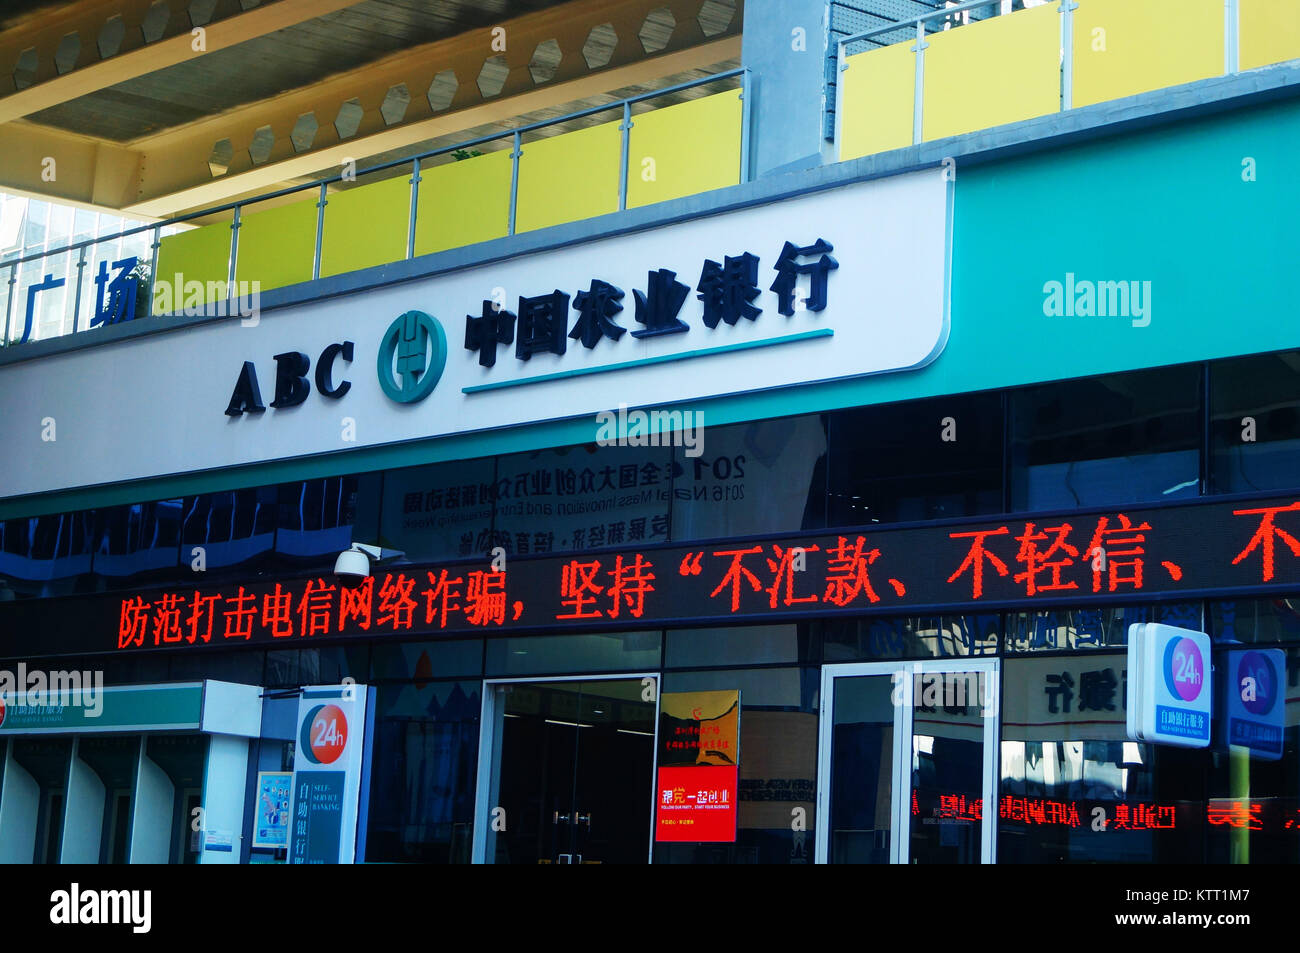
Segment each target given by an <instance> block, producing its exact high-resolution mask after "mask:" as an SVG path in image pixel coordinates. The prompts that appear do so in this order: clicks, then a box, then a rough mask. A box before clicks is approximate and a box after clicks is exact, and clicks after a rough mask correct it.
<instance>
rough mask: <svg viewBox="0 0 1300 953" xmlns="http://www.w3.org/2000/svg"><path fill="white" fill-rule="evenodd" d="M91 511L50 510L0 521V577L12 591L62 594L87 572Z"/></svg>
mask: <svg viewBox="0 0 1300 953" xmlns="http://www.w3.org/2000/svg"><path fill="white" fill-rule="evenodd" d="M92 515H93V514H92V513H86V512H82V513H52V514H49V515H47V516H32V517H28V518H25V519H22V518H20V519H12V520H6V521H5V522H4V523H0V578H6V579H7V581H8V583H9V586H8V588H11V589H13V590H14V591H15V592H16V593H20V594H22V595H28V596H51V595H62V594H66V593H69V592H72V591H74V590H75V589H76V587H77V579H78V577H81V576H85V575H86V574H88V573H89V572H90V559H91V556H90V554H91V549H92V548H93V547H92V543H91V539H92V535H93V528H92V521H91V520H90V519H89V518H88V517H90V516H92Z"/></svg>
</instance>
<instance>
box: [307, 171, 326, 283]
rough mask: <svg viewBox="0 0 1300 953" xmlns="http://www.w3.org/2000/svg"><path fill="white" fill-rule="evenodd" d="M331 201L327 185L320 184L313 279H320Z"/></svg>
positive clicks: (313, 256) (313, 255) (312, 269)
mask: <svg viewBox="0 0 1300 953" xmlns="http://www.w3.org/2000/svg"><path fill="white" fill-rule="evenodd" d="M328 204H329V200H328V199H326V198H325V183H324V182H322V183H321V184H320V198H318V199H317V200H316V251H315V252H313V253H312V259H311V276H312V279H313V280H315V279H316V278H319V277H320V249H321V239H323V238H324V236H325V206H326V205H328Z"/></svg>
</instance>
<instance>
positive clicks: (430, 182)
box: [415, 149, 512, 255]
mask: <svg viewBox="0 0 1300 953" xmlns="http://www.w3.org/2000/svg"><path fill="white" fill-rule="evenodd" d="M511 166H512V163H511V161H510V150H509V149H503V150H501V151H500V152H489V153H487V154H486V155H481V156H474V157H472V158H469V159H462V160H460V161H459V162H450V163H447V164H446V165H439V166H434V167H433V168H430V169H421V170H420V198H419V205H418V208H417V212H416V216H415V253H416V254H417V255H428V254H430V253H431V252H437V251H442V250H444V249H447V248H459V247H461V246H463V245H472V244H474V243H475V242H485V241H488V240H490V239H493V238H502V237H503V236H504V235H505V234H506V231H507V229H508V227H509V224H510V172H511Z"/></svg>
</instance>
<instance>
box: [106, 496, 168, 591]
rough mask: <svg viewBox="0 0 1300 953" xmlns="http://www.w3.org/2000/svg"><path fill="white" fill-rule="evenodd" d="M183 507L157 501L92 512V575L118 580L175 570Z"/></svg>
mask: <svg viewBox="0 0 1300 953" xmlns="http://www.w3.org/2000/svg"><path fill="white" fill-rule="evenodd" d="M184 505H185V501H184V500H179V499H178V500H160V501H159V502H157V503H133V504H131V505H129V506H112V507H108V508H106V509H101V510H96V511H94V516H95V562H94V570H95V572H96V573H97V574H99V575H101V576H110V577H114V578H119V579H120V578H124V577H128V576H135V575H137V574H138V573H149V572H156V571H158V570H167V569H175V568H176V567H177V565H178V564H179V559H180V549H179V542H180V526H181V514H182V513H183V511H184ZM186 561H187V562H188V559H187V560H186Z"/></svg>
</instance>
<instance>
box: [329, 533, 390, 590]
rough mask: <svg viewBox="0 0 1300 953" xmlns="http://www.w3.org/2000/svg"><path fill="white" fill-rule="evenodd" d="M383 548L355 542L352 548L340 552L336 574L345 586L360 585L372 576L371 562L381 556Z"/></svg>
mask: <svg viewBox="0 0 1300 953" xmlns="http://www.w3.org/2000/svg"><path fill="white" fill-rule="evenodd" d="M382 553H383V550H382V549H381V548H380V547H378V546H367V545H366V544H365V543H353V544H352V547H351V548H350V549H345V550H344V551H343V552H341V553H339V558H338V559H336V560H334V575H336V576H338V579H339V584H340V585H343V586H359V585H361V584H362V583H363V582H365V580H366V579H368V578H369V576H370V563H371V562H372V561H376V560H378V559H379V558H380V555H381V554H382Z"/></svg>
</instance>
